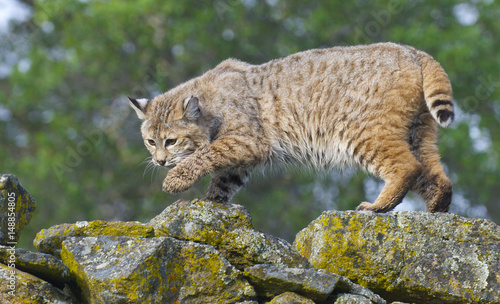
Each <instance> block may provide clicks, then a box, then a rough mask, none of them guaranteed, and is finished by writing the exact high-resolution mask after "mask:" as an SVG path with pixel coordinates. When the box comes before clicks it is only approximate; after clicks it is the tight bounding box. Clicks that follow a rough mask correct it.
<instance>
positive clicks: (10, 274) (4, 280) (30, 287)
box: [0, 264, 79, 304]
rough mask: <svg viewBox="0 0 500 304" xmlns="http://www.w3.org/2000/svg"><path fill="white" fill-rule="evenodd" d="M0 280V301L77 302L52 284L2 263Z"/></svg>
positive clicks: (20, 303)
mask: <svg viewBox="0 0 500 304" xmlns="http://www.w3.org/2000/svg"><path fill="white" fill-rule="evenodd" d="M0 282H1V284H0V303H16V304H22V303H26V304H31V303H57V304H73V303H75V304H76V303H79V302H78V301H77V300H75V299H74V297H73V296H72V295H70V294H66V293H65V292H63V291H62V290H61V289H59V288H57V287H54V286H53V285H52V284H50V283H48V282H45V281H43V280H42V279H40V278H37V277H35V276H33V275H31V274H29V273H25V272H22V271H20V270H18V269H15V268H13V267H8V266H6V265H4V264H0Z"/></svg>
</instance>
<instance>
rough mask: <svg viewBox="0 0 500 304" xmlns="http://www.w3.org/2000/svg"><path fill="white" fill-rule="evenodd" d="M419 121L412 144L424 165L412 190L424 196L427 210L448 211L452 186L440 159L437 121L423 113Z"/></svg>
mask: <svg viewBox="0 0 500 304" xmlns="http://www.w3.org/2000/svg"><path fill="white" fill-rule="evenodd" d="M419 122H420V123H419V124H416V125H415V126H414V129H415V132H412V134H413V136H412V138H411V139H410V144H411V146H412V151H413V154H415V156H416V158H417V159H418V160H419V161H420V162H421V163H422V165H423V167H422V174H420V176H419V177H418V178H417V180H416V182H415V185H414V186H413V189H412V190H414V191H416V192H417V193H418V194H420V195H421V196H422V198H423V199H424V201H425V204H426V205H427V211H429V212H447V211H448V210H449V208H450V204H451V196H452V186H451V181H450V179H449V178H448V177H447V176H446V174H445V173H444V168H443V164H442V163H441V161H440V160H439V159H440V157H439V154H438V148H437V146H436V137H437V126H436V122H435V121H434V119H433V118H432V117H431V116H430V115H421V116H420V121H419Z"/></svg>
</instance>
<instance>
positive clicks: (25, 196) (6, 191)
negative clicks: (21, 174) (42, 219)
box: [0, 174, 36, 245]
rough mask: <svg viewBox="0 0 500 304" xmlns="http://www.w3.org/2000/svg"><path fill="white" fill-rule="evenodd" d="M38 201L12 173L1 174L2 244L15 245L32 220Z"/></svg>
mask: <svg viewBox="0 0 500 304" xmlns="http://www.w3.org/2000/svg"><path fill="white" fill-rule="evenodd" d="M35 207H36V202H35V200H34V199H33V198H32V197H31V195H30V194H29V193H28V192H27V191H26V190H25V189H24V188H23V187H22V186H21V184H20V183H19V181H18V180H17V177H16V176H15V175H12V174H0V245H13V244H15V243H16V242H17V241H18V240H19V236H20V235H21V231H22V230H23V228H24V227H25V226H26V225H27V224H28V223H29V222H30V221H31V218H32V216H33V212H34V211H35Z"/></svg>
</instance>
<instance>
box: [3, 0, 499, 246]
mask: <svg viewBox="0 0 500 304" xmlns="http://www.w3.org/2000/svg"><path fill="white" fill-rule="evenodd" d="M29 3H32V2H31V1H30V2H29ZM30 5H32V8H31V9H32V13H33V14H32V17H31V18H30V19H29V20H27V21H26V22H24V23H21V24H17V25H13V26H12V27H11V31H10V32H9V33H7V34H5V35H3V37H0V39H1V41H2V43H1V44H0V60H2V61H7V59H6V58H8V56H6V55H7V54H16V56H15V60H14V62H13V60H10V61H9V62H8V64H9V65H12V66H13V69H12V71H11V72H10V74H9V75H8V76H7V77H6V78H3V79H0V99H1V101H2V102H1V104H0V107H1V108H0V109H4V110H8V111H9V113H10V116H8V117H7V118H4V119H3V120H0V128H1V129H2V132H1V133H0V143H1V146H0V159H1V160H2V161H1V163H2V167H1V169H2V172H4V173H13V174H16V175H17V176H18V177H19V180H20V182H21V183H22V184H23V186H25V187H26V189H27V190H28V191H29V192H30V193H31V194H32V195H33V197H35V199H36V200H37V202H38V208H37V211H36V213H35V215H34V219H33V221H32V223H31V224H30V225H29V226H28V227H27V228H26V229H25V232H24V237H23V238H22V244H21V245H23V246H25V247H26V246H29V245H28V244H29V242H31V239H33V237H34V234H35V233H36V232H37V231H39V230H40V229H42V228H46V227H49V226H51V225H53V224H59V223H62V222H74V221H76V220H95V219H102V220H118V219H119V220H141V221H146V220H148V219H149V218H151V217H153V216H154V215H156V214H158V213H159V212H160V211H161V210H162V209H163V208H164V207H165V206H167V205H168V204H170V203H171V202H173V201H175V200H176V199H178V198H180V197H184V198H194V197H202V196H203V195H204V191H205V189H206V185H207V183H208V178H205V179H204V180H203V181H201V182H200V183H199V184H198V185H197V186H196V187H195V188H194V189H192V190H190V191H189V192H187V193H185V194H183V195H182V196H172V195H168V194H165V193H162V192H161V191H160V186H161V180H162V178H163V177H164V176H165V172H164V171H161V172H158V171H154V170H153V171H152V172H145V173H144V171H145V167H146V165H145V163H143V161H144V159H146V158H147V157H148V156H149V155H148V153H147V151H146V150H145V149H144V147H143V146H142V140H141V137H140V133H139V124H140V122H139V121H138V119H136V117H135V114H134V113H132V111H130V109H129V107H128V104H127V101H126V96H127V95H130V96H134V97H152V96H154V95H156V94H158V93H161V92H163V91H166V90H168V89H169V88H171V87H173V86H175V85H177V84H179V83H181V82H183V81H185V80H188V79H190V78H191V77H194V76H197V75H199V74H201V73H203V72H204V71H206V70H208V69H210V68H212V67H213V66H215V65H216V64H217V63H219V62H220V61H222V60H223V59H226V58H228V57H235V58H239V59H242V60H245V61H248V62H251V63H262V62H265V61H268V60H270V59H272V58H276V57H280V56H285V55H287V54H290V53H293V52H297V51H301V50H305V49H309V48H317V47H329V46H334V45H352V44H359V43H370V42H376V41H394V42H398V43H404V44H410V45H413V46H415V47H417V48H419V49H423V50H425V51H427V52H429V53H430V54H432V55H433V56H434V57H435V58H436V59H437V60H439V61H440V62H441V63H442V65H443V66H444V68H445V69H446V71H447V72H448V74H449V76H450V78H451V80H452V83H453V89H454V94H455V100H456V105H457V108H458V110H457V113H458V115H457V122H456V123H455V125H454V126H453V127H452V128H449V129H442V130H441V131H442V133H441V139H440V149H441V153H442V155H443V160H444V162H445V163H446V164H447V170H448V172H449V174H450V176H451V177H452V179H453V182H454V190H455V193H456V194H457V195H455V199H454V205H455V206H457V207H455V209H453V210H454V211H455V212H458V213H461V214H464V215H471V216H475V215H478V216H488V217H491V218H493V219H494V220H496V221H497V222H498V221H500V212H499V211H498V208H496V206H497V205H498V202H499V199H498V195H497V188H498V180H499V179H498V176H499V169H498V152H499V151H500V132H499V129H500V127H499V124H498V122H499V120H500V100H499V99H500V90H499V89H498V86H499V85H500V78H499V75H500V73H499V71H500V58H499V56H500V55H499V53H498V51H497V50H498V49H500V45H499V44H500V41H499V40H498V39H496V37H499V36H500V25H499V23H498V16H499V15H500V5H499V4H498V3H497V2H495V1H474V2H463V3H461V4H459V5H458V4H457V2H455V1H450V0H446V1H440V2H435V1H430V0H423V1H409V0H393V1H379V0H377V1H371V2H370V1H358V2H352V1H351V2H349V1H298V0H293V1H283V0H272V1H271V0H268V1H262V0H255V1H250V0H241V1H240V0H216V1H194V0H190V1H163V2H162V1H152V0H137V1H118V0H109V1H92V0H90V1H70V0H58V1H40V0H38V1H34V2H33V3H32V4H30ZM464 8H465V10H464ZM460 11H462V12H464V11H465V17H457V16H460ZM462 16H463V15H462ZM467 17H472V21H470V22H469V23H470V24H469V23H467V22H466V21H467V20H466V19H464V18H467ZM461 18H462V19H461ZM474 18H477V20H474ZM4 42H5V43H4ZM27 66H28V67H27ZM141 163H142V164H141ZM287 172H288V173H286V174H285V173H272V174H268V175H262V174H260V173H256V174H255V175H254V177H253V181H252V183H251V184H250V185H249V186H248V187H247V188H246V189H245V190H243V191H242V192H241V193H240V194H238V196H237V197H236V199H235V201H236V202H238V203H242V204H244V205H246V206H247V207H248V208H249V209H250V212H251V214H252V216H253V217H254V221H255V225H256V226H257V228H259V229H261V230H264V231H266V232H270V233H274V234H277V235H280V236H284V237H286V238H288V239H291V238H293V236H294V235H295V233H296V232H297V231H298V230H299V229H301V228H303V227H304V226H305V225H306V224H307V223H308V222H310V221H311V220H312V219H313V218H315V217H317V216H318V215H319V214H320V212H321V211H322V210H325V209H333V208H336V209H341V210H345V209H352V208H354V207H355V206H356V205H357V204H358V203H359V202H360V201H362V200H366V199H371V198H369V197H368V198H367V195H368V194H369V192H373V191H374V190H373V189H371V188H370V187H371V186H370V185H372V184H374V183H369V184H368V183H367V182H366V181H367V180H366V176H365V175H364V174H362V173H355V172H351V171H346V172H345V173H344V174H336V173H323V174H320V175H316V174H312V173H311V172H309V171H308V172H307V173H305V174H304V173H303V170H302V169H294V170H291V171H287ZM415 204H416V206H417V207H416V208H417V209H421V208H422V203H419V202H416V203H415ZM482 206H484V207H482ZM484 208H486V210H487V213H484V212H483V213H481V210H484Z"/></svg>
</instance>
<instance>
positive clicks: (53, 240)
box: [33, 221, 154, 257]
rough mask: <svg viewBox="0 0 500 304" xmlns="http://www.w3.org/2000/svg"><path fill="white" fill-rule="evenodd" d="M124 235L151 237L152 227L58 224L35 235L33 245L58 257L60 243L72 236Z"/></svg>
mask: <svg viewBox="0 0 500 304" xmlns="http://www.w3.org/2000/svg"><path fill="white" fill-rule="evenodd" d="M101 235H124V236H131V237H145V238H148V237H153V236H154V231H153V227H151V226H149V225H146V224H143V223H139V222H120V221H117V222H106V221H92V222H87V221H82V222H77V223H75V224H60V225H55V226H52V227H50V228H48V229H43V230H41V231H40V232H38V233H37V235H36V237H35V240H34V241H33V245H35V247H36V248H37V249H38V250H39V251H40V252H43V253H48V254H52V255H54V256H56V257H60V251H61V245H62V242H63V241H64V240H65V239H66V238H68V237H73V236H101Z"/></svg>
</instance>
